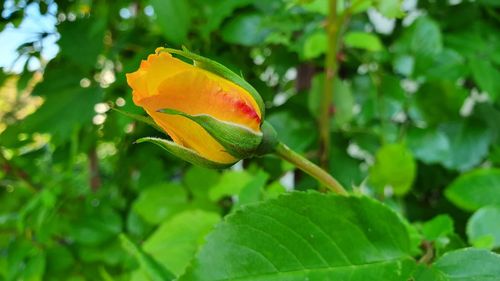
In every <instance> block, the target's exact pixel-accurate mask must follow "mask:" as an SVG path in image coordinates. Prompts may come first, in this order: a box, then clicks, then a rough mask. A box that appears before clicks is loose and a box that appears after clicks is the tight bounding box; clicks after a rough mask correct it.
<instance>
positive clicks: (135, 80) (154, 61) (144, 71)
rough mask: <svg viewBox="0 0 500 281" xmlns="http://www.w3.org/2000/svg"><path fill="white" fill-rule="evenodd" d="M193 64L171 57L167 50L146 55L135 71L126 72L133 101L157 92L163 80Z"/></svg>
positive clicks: (189, 67)
mask: <svg viewBox="0 0 500 281" xmlns="http://www.w3.org/2000/svg"><path fill="white" fill-rule="evenodd" d="M191 68H194V66H192V65H190V64H188V63H185V62H183V61H181V60H179V59H176V58H174V57H172V55H171V54H169V53H167V52H160V53H158V54H152V55H149V56H148V59H147V60H146V61H144V60H143V61H142V62H141V66H140V67H139V69H138V70H137V71H136V72H133V73H129V74H127V83H128V84H129V86H130V87H131V88H132V89H133V99H134V101H136V100H138V99H142V98H146V97H149V96H152V95H155V94H157V89H158V86H159V85H160V84H161V83H162V82H163V80H165V79H167V78H169V77H172V76H174V75H176V74H178V73H180V72H183V71H185V70H188V69H191Z"/></svg>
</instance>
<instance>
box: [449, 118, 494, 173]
mask: <svg viewBox="0 0 500 281" xmlns="http://www.w3.org/2000/svg"><path fill="white" fill-rule="evenodd" d="M442 130H443V132H444V133H445V134H446V135H447V137H448V139H449V140H450V154H449V156H448V157H447V158H445V159H443V164H444V166H445V167H446V168H448V169H453V170H458V171H466V170H468V169H471V168H473V167H474V166H476V165H478V164H480V163H481V161H482V160H483V159H484V158H485V157H486V156H487V155H488V149H489V146H490V143H491V139H492V136H491V132H490V131H489V130H488V127H487V126H486V125H485V124H484V123H482V122H479V120H474V121H472V120H469V121H465V122H460V123H453V124H445V125H443V126H442Z"/></svg>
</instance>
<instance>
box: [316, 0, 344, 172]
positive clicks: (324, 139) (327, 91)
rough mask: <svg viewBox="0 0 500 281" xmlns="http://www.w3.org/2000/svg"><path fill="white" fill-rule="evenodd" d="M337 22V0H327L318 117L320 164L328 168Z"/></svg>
mask: <svg viewBox="0 0 500 281" xmlns="http://www.w3.org/2000/svg"><path fill="white" fill-rule="evenodd" d="M339 28H340V26H339V22H338V21H337V0H330V1H329V13H328V19H327V23H326V32H327V36H328V48H327V53H326V59H325V84H324V91H323V96H322V98H321V113H320V118H319V133H320V150H319V151H320V155H319V158H320V165H321V167H323V168H324V169H328V158H329V154H330V108H331V104H332V99H333V83H334V78H335V76H336V74H337V50H338V32H339Z"/></svg>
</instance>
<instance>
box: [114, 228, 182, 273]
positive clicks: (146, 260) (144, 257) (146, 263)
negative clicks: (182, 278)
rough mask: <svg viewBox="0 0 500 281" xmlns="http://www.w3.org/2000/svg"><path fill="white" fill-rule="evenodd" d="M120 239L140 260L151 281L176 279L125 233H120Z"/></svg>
mask: <svg viewBox="0 0 500 281" xmlns="http://www.w3.org/2000/svg"><path fill="white" fill-rule="evenodd" d="M120 241H121V243H122V246H123V247H124V248H125V249H126V250H127V251H128V252H129V253H130V254H131V255H133V256H134V257H135V258H136V259H137V260H138V261H139V263H140V265H141V268H142V269H143V271H144V272H145V273H146V276H148V277H149V278H150V279H151V281H168V280H174V279H175V276H174V274H173V273H171V272H170V271H168V270H167V269H166V268H165V267H164V266H163V265H161V264H159V263H158V262H157V261H156V260H154V259H153V258H152V257H151V256H150V255H148V254H147V253H145V252H144V251H143V250H142V249H140V248H139V247H137V246H136V245H135V244H134V243H133V242H132V241H130V239H129V238H128V237H127V236H126V235H125V234H120Z"/></svg>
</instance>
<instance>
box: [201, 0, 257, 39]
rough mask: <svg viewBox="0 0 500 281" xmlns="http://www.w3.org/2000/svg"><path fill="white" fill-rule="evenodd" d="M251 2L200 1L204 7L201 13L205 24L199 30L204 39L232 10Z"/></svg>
mask: <svg viewBox="0 0 500 281" xmlns="http://www.w3.org/2000/svg"><path fill="white" fill-rule="evenodd" d="M252 3H253V0H219V1H203V0H202V1H201V3H200V4H203V5H204V7H203V8H204V9H203V12H204V14H205V17H206V20H207V22H206V23H205V24H203V25H201V26H200V27H199V28H200V30H201V34H202V36H204V37H208V36H209V34H210V33H211V32H212V31H215V30H217V28H219V26H220V24H221V23H222V22H223V20H224V19H225V18H227V17H228V16H230V15H231V14H232V13H233V12H234V10H236V9H238V8H240V7H244V6H246V5H249V4H252Z"/></svg>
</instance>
